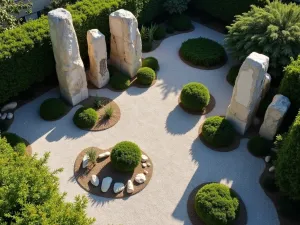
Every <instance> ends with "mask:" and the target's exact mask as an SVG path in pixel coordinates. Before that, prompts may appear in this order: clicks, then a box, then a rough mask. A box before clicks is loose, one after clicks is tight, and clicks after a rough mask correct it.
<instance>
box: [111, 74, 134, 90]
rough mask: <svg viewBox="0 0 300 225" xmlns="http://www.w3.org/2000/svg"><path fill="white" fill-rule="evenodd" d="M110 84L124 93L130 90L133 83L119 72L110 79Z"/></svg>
mask: <svg viewBox="0 0 300 225" xmlns="http://www.w3.org/2000/svg"><path fill="white" fill-rule="evenodd" d="M109 84H110V86H111V87H112V88H114V89H116V90H120V91H122V90H125V89H127V88H129V86H130V84H131V82H130V78H129V77H128V76H126V75H125V74H122V73H120V72H119V73H117V74H115V75H114V76H112V77H111V78H110V80H109Z"/></svg>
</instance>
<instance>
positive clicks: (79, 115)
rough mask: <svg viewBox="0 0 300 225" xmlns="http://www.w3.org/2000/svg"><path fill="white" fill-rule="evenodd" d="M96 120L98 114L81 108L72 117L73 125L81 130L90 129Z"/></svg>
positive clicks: (92, 110) (86, 108) (91, 109)
mask: <svg viewBox="0 0 300 225" xmlns="http://www.w3.org/2000/svg"><path fill="white" fill-rule="evenodd" d="M97 120H98V114H97V112H96V111H95V110H94V109H93V108H88V107H81V108H80V109H78V110H77V111H76V113H75V115H74V117H73V122H74V123H75V125H76V126H77V127H79V128H81V129H89V128H92V127H93V126H94V125H95V124H96V122H97Z"/></svg>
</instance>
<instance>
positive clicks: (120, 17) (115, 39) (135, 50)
mask: <svg viewBox="0 0 300 225" xmlns="http://www.w3.org/2000/svg"><path fill="white" fill-rule="evenodd" d="M109 26H110V32H111V45H110V46H111V51H110V62H111V64H113V65H115V66H116V67H117V68H119V69H120V70H121V71H123V72H124V73H126V74H127V75H129V76H130V77H134V76H135V75H136V73H137V71H138V69H139V68H140V67H141V65H142V41H141V35H140V32H139V29H138V22H137V19H136V18H135V16H134V15H133V14H132V13H131V12H129V11H127V10H124V9H120V10H117V11H115V12H113V13H111V14H110V16H109Z"/></svg>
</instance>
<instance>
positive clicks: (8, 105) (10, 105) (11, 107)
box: [1, 102, 18, 112]
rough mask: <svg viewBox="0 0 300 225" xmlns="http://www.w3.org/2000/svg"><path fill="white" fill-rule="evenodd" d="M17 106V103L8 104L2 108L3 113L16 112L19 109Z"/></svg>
mask: <svg viewBox="0 0 300 225" xmlns="http://www.w3.org/2000/svg"><path fill="white" fill-rule="evenodd" d="M17 106H18V103H16V102H11V103H8V104H6V105H4V106H3V107H2V108H1V112H5V111H8V110H14V109H16V108H17Z"/></svg>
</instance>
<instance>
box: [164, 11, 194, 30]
mask: <svg viewBox="0 0 300 225" xmlns="http://www.w3.org/2000/svg"><path fill="white" fill-rule="evenodd" d="M169 25H170V26H171V27H173V28H174V29H175V30H177V31H188V30H191V29H192V28H193V24H192V20H191V18H190V17H189V16H187V15H184V14H181V15H174V16H171V18H170V20H169Z"/></svg>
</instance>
